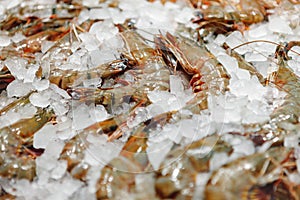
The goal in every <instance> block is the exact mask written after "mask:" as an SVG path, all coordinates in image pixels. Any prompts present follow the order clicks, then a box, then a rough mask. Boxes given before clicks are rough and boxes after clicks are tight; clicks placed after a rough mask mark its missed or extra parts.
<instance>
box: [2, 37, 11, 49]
mask: <svg viewBox="0 0 300 200" xmlns="http://www.w3.org/2000/svg"><path fill="white" fill-rule="evenodd" d="M10 43H11V40H10V37H8V36H6V35H0V47H6V46H8V45H9V44H10Z"/></svg>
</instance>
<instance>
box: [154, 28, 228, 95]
mask: <svg viewBox="0 0 300 200" xmlns="http://www.w3.org/2000/svg"><path fill="white" fill-rule="evenodd" d="M155 41H156V46H157V48H158V49H159V51H160V52H161V54H162V56H163V58H164V60H165V62H166V63H167V64H168V65H169V66H170V67H172V68H174V69H176V67H177V65H178V64H180V66H181V67H182V68H183V70H184V71H185V72H186V73H187V74H189V75H191V76H192V77H191V80H190V85H191V86H192V89H193V92H194V93H196V94H197V95H199V96H207V95H208V93H211V94H214V95H217V94H221V93H223V92H225V91H226V90H227V86H228V84H229V75H228V73H227V72H226V70H225V68H224V67H223V66H222V65H221V64H220V63H219V62H218V61H217V59H216V58H215V57H214V56H213V55H212V54H211V53H210V52H209V51H208V50H207V49H206V48H205V47H204V46H200V45H198V44H197V43H196V42H194V41H192V40H189V39H187V38H184V37H183V36H180V35H178V36H172V35H171V34H170V33H167V34H166V37H165V36H163V35H159V36H157V37H156V38H155Z"/></svg>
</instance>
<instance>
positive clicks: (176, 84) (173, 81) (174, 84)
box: [170, 75, 184, 94]
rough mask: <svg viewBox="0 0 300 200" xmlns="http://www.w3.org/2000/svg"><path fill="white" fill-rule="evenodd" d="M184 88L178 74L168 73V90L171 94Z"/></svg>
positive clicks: (180, 91)
mask: <svg viewBox="0 0 300 200" xmlns="http://www.w3.org/2000/svg"><path fill="white" fill-rule="evenodd" d="M183 90H184V87H183V83H182V79H181V77H180V76H176V75H170V91H171V94H178V93H182V92H183Z"/></svg>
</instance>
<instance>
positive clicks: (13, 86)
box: [6, 80, 33, 97]
mask: <svg viewBox="0 0 300 200" xmlns="http://www.w3.org/2000/svg"><path fill="white" fill-rule="evenodd" d="M32 89H33V87H32V85H31V84H30V83H23V82H21V81H19V80H14V81H12V82H11V83H10V84H9V85H8V86H7V88H6V91H7V96H8V97H22V96H25V95H26V94H28V93H29V92H30V91H31V90H32Z"/></svg>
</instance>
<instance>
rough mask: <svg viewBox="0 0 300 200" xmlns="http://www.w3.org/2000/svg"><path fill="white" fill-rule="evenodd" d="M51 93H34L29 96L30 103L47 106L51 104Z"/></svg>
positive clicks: (42, 106)
mask: <svg viewBox="0 0 300 200" xmlns="http://www.w3.org/2000/svg"><path fill="white" fill-rule="evenodd" d="M50 95H51V93H45V92H44V93H33V94H31V95H30V96H29V100H30V103H31V104H32V105H34V106H37V107H41V108H46V107H47V106H49V104H50V101H49V98H50Z"/></svg>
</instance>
